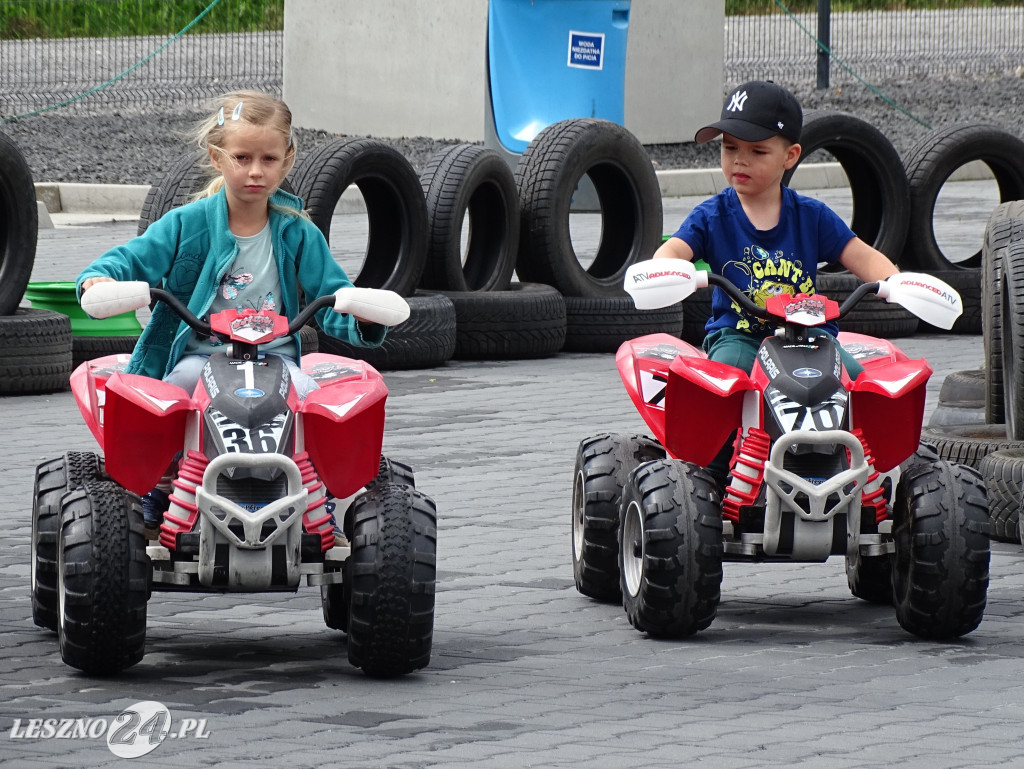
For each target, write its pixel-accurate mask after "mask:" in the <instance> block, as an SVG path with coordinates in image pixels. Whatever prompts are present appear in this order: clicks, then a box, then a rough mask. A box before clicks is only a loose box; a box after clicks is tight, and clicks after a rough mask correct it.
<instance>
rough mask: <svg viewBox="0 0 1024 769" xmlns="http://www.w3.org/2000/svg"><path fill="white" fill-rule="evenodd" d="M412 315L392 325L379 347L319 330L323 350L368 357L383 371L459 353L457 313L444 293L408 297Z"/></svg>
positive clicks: (442, 359)
mask: <svg viewBox="0 0 1024 769" xmlns="http://www.w3.org/2000/svg"><path fill="white" fill-rule="evenodd" d="M406 301H407V302H408V303H409V318H408V320H406V321H405V322H404V323H401V324H399V325H397V326H394V327H392V328H389V329H388V333H387V336H385V337H384V343H383V344H382V345H380V346H379V347H358V346H356V345H352V344H349V343H348V342H343V341H341V340H340V339H335V338H334V337H333V336H330V335H328V334H325V333H324V332H323V331H317V338H318V346H319V350H320V352H323V353H329V354H331V355H342V356H344V357H346V358H356V359H358V360H364V361H366V362H367V363H369V364H370V365H371V366H373V367H374V368H376V369H378V370H380V371H394V370H400V369H417V368H430V367H433V366H440V365H441V364H443V363H444V362H445V361H448V360H450V359H451V358H452V356H453V355H454V354H455V345H456V315H455V306H454V305H453V304H452V301H451V300H450V299H449V298H448V297H446V296H442V295H440V294H427V293H422V292H421V293H417V294H416V295H415V296H410V297H408V298H407V299H406Z"/></svg>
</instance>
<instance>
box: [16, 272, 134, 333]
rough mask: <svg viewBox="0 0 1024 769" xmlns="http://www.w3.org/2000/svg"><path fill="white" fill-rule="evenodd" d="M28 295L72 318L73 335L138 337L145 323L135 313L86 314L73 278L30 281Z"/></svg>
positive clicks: (34, 302) (36, 303)
mask: <svg viewBox="0 0 1024 769" xmlns="http://www.w3.org/2000/svg"><path fill="white" fill-rule="evenodd" d="M25 298H26V299H28V301H29V303H31V305H32V306H33V307H35V308H36V309H39V310H53V311H54V312H59V313H61V314H62V315H67V316H68V317H69V318H70V319H71V335H72V336H138V335H139V334H140V333H142V326H141V325H140V324H139V320H138V318H136V317H135V313H134V312H125V313H122V314H121V315H115V316H113V317H112V318H104V319H103V320H96V319H95V318H90V317H89V316H88V315H86V314H85V310H83V309H82V307H81V305H79V304H78V298H77V297H76V296H75V284H74V283H72V282H70V281H60V282H54V283H29V284H28V288H26V289H25Z"/></svg>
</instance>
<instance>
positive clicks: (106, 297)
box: [81, 280, 150, 319]
mask: <svg viewBox="0 0 1024 769" xmlns="http://www.w3.org/2000/svg"><path fill="white" fill-rule="evenodd" d="M149 301H150V297H149V284H148V283H146V282H144V281H141V280H131V281H127V280H126V281H114V282H111V281H103V282H102V283H93V284H92V285H91V286H90V287H89V288H88V289H87V290H86V292H85V293H84V294H82V301H81V305H82V309H83V310H85V312H86V314H88V315H89V316H90V317H93V318H98V319H102V318H112V317H114V316H115V315H120V314H121V313H124V312H134V311H135V310H139V309H141V308H143V307H146V306H148V305H149Z"/></svg>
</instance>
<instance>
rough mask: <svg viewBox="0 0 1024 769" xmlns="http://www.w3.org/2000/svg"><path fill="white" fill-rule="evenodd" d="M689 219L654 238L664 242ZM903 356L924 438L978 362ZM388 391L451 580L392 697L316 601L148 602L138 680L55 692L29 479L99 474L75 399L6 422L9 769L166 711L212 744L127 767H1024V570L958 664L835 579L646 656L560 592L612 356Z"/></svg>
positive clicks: (45, 245) (179, 598)
mask: <svg viewBox="0 0 1024 769" xmlns="http://www.w3.org/2000/svg"><path fill="white" fill-rule="evenodd" d="M685 205H686V204H685V202H684V201H677V202H674V203H673V204H672V205H671V206H670V207H669V208H670V209H671V210H667V211H666V231H671V230H672V229H674V227H675V225H676V224H677V223H678V220H679V219H680V218H681V212H682V210H683V208H684V207H685ZM339 226H341V225H339ZM132 232H134V224H112V225H96V224H93V225H88V226H77V227H58V228H57V229H54V230H49V231H45V232H42V233H41V236H40V243H39V253H38V256H37V262H36V272H35V274H34V276H33V279H34V280H54V279H67V280H70V279H73V277H74V275H75V274H76V273H77V271H78V269H79V268H80V267H81V266H82V265H84V264H85V263H87V262H88V261H90V260H91V259H92V258H93V257H94V256H96V255H97V254H99V253H100V252H101V251H102V250H103V249H104V248H106V247H107V246H108V245H110V244H113V243H117V242H121V241H123V240H125V239H126V238H127V237H128V236H129V235H130V234H131V233H132ZM334 240H335V239H334V238H333V237H332V242H333V241H334ZM900 345H901V346H902V347H903V349H904V350H905V351H906V352H908V353H909V354H910V355H912V356H925V357H926V358H927V359H928V360H929V361H930V362H931V364H932V366H933V367H934V368H935V376H934V377H933V380H932V383H931V385H930V388H929V402H928V409H929V410H931V409H932V408H934V405H935V401H936V397H937V393H938V386H939V384H940V383H941V380H942V377H944V376H945V375H946V374H947V373H949V372H950V371H955V370H962V369H968V368H977V367H979V366H981V365H982V362H983V355H982V349H981V339H980V337H963V336H946V335H920V336H916V337H912V338H908V339H904V340H901V341H900ZM386 379H387V382H388V384H389V387H390V389H391V395H390V398H389V401H388V418H387V429H386V436H385V453H387V454H388V455H389V456H392V457H394V458H396V459H399V460H402V461H405V462H408V463H410V464H412V465H413V466H414V467H415V469H416V478H417V486H418V487H420V488H421V489H422V490H424V491H425V492H426V493H428V494H429V495H431V496H432V497H433V498H434V499H435V501H436V502H437V506H438V511H439V524H438V528H439V536H438V540H439V545H438V550H439V552H438V593H437V608H436V622H435V631H434V652H433V657H432V660H431V664H430V666H429V667H427V668H425V669H424V670H422V671H420V672H419V673H417V674H414V675H410V676H407V677H404V678H401V679H398V680H384V681H382V680H374V679H370V678H368V677H366V676H364V675H363V674H362V673H360V672H359V671H358V670H356V669H354V668H352V667H351V666H350V665H349V664H348V662H347V658H346V650H345V638H344V636H343V635H342V634H341V633H338V632H336V631H331V630H328V629H326V628H325V627H324V624H323V621H322V618H321V612H320V603H319V595H318V591H317V590H316V588H310V587H302V588H300V589H299V591H298V593H296V594H286V595H276V594H274V595H262V594H258V595H241V596H240V595H228V596H219V595H199V594H169V593H156V594H154V595H153V598H152V599H151V601H150V603H149V624H148V636H147V639H148V640H147V653H146V656H145V658H144V659H143V661H142V662H141V663H140V664H139V665H137V666H136V667H134V668H132V669H130V670H129V671H127V672H125V673H124V674H122V675H120V676H117V677H115V678H110V679H100V678H90V677H87V676H84V675H81V674H78V673H76V672H75V671H73V670H72V669H70V668H68V667H65V666H64V665H63V664H62V662H61V659H60V654H59V650H58V648H57V643H56V639H55V636H54V635H52V634H50V633H48V632H45V631H43V630H40V629H38V628H36V627H35V626H34V625H33V624H32V620H31V616H30V615H31V611H30V603H29V589H28V584H29V565H28V563H29V557H28V555H29V536H30V520H29V518H30V516H29V511H30V506H31V494H32V478H33V471H34V468H35V466H36V465H37V464H38V463H39V462H40V461H42V460H44V459H47V458H51V457H54V456H58V455H60V454H61V453H63V452H64V451H67V450H86V451H93V450H96V447H95V445H94V442H93V440H92V437H91V435H90V434H89V432H88V430H87V429H86V427H85V426H84V425H83V423H82V422H81V420H80V418H79V415H78V412H77V409H76V407H75V405H74V403H73V401H72V398H71V396H70V394H69V393H57V394H52V395H39V396H32V397H10V398H4V399H0V415H2V417H3V424H4V426H5V436H6V442H7V445H8V449H7V454H8V459H7V462H6V463H5V469H4V470H3V471H2V472H0V524H2V526H3V529H4V531H5V532H6V535H5V538H4V545H5V547H4V548H3V550H2V551H0V647H2V649H3V655H4V661H3V663H2V664H3V671H4V672H3V675H2V676H0V762H2V763H3V764H4V765H5V766H11V767H19V768H20V767H30V768H31V767H40V768H42V767H56V766H60V767H64V766H66V767H76V768H77V767H99V766H108V765H110V764H111V763H112V761H115V762H117V761H120V763H126V762H127V760H126V759H120V760H119V759H117V758H115V757H114V756H113V755H112V753H111V751H110V750H109V749H108V747H107V745H106V742H105V739H104V738H103V737H102V736H101V737H97V738H92V739H90V738H88V737H86V738H83V739H73V740H71V739H56V738H51V739H47V738H43V737H29V736H25V735H26V731H25V730H26V725H27V724H28V721H29V719H48V718H51V719H62V718H63V719H101V718H103V719H107V720H108V721H111V720H112V719H113V718H114V717H115V716H117V714H119V713H120V712H121V711H122V710H124V709H125V708H126V707H128V706H129V705H132V704H133V703H136V702H139V701H144V700H153V701H158V702H160V703H162V704H163V705H165V706H166V707H167V708H168V709H169V710H170V713H171V716H172V719H173V721H174V726H175V727H177V726H178V725H179V724H183V723H184V720H185V719H193V722H196V723H198V722H199V721H200V720H204V721H205V723H204V730H203V731H202V733H203V734H205V735H207V736H205V737H204V738H202V739H199V738H195V737H191V736H188V737H184V738H180V739H168V740H166V741H165V742H164V743H163V744H161V745H160V746H159V747H157V748H156V750H154V751H153V752H151V753H150V754H148V755H147V756H145V757H142V758H137V759H133V763H132V765H137V766H151V767H168V768H170V767H174V768H175V769H177V767H181V766H182V765H187V766H213V767H241V766H278V767H280V766H288V767H317V768H318V769H329V768H330V767H385V766H387V767H408V768H409V769H412V768H414V767H415V768H422V767H465V768H466V769H470V768H472V769H478V768H479V767H509V768H510V769H511V768H515V769H519V768H520V767H531V766H532V767H563V766H578V765H586V766H591V767H609V768H613V767H614V768H617V767H622V766H627V765H634V764H636V765H642V766H646V767H668V766H678V765H685V764H690V763H694V764H696V763H702V764H706V765H708V766H713V767H716V769H722V768H724V769H732V768H736V769H742V768H745V767H751V768H753V767H763V766H787V767H797V766H800V767H844V768H845V767H849V768H851V769H852V768H854V767H882V766H886V767H888V766H893V765H899V766H902V767H905V768H906V769H945V768H947V767H949V768H952V767H976V766H986V767H995V766H1021V765H1024V725H1022V723H1024V718H1022V716H1024V713H1022V709H1024V685H1022V684H1021V681H1024V644H1022V643H1021V640H1020V639H1021V637H1022V633H1024V616H1022V606H1024V601H1022V599H1021V595H1022V593H1024V568H1022V567H1024V557H1022V554H1021V551H1020V548H1019V547H1018V546H1011V545H1003V544H994V546H993V557H992V565H991V575H992V579H991V586H990V590H989V602H988V609H987V612H986V616H985V620H984V621H983V622H982V624H981V626H980V627H979V628H978V629H977V630H976V631H975V632H974V633H972V634H971V635H969V636H967V637H965V638H963V639H961V640H959V641H956V642H952V643H934V642H928V641H922V640H919V639H916V638H914V637H912V636H910V635H908V634H907V633H905V632H904V631H903V630H901V629H900V627H899V626H898V624H897V622H896V619H895V617H894V615H893V612H892V610H891V609H889V608H886V607H878V606H875V605H871V604H868V603H865V602H863V601H859V600H857V599H854V598H852V597H851V596H850V594H849V590H848V589H847V586H846V579H845V574H844V570H843V564H842V562H841V560H837V559H834V558H833V559H831V560H830V561H829V562H827V563H824V564H801V565H789V564H760V565H755V564H734V563H730V564H726V567H725V579H724V583H723V593H722V604H721V608H720V610H719V615H718V619H717V620H716V621H715V623H714V624H713V625H712V626H711V627H710V628H709V629H708V630H707V631H705V632H703V633H701V634H699V635H697V636H695V637H693V638H690V639H687V640H683V641H673V642H664V641H655V640H651V639H648V638H646V637H644V636H642V635H641V634H639V633H637V632H636V631H635V630H633V629H632V628H631V627H630V626H629V624H628V622H627V621H626V618H625V616H624V614H623V612H622V609H621V608H619V607H617V606H614V605H604V604H600V603H597V602H594V601H591V600H589V599H586V598H584V597H582V596H581V595H579V594H578V593H577V592H576V590H575V588H574V586H573V579H572V566H571V555H570V552H571V550H570V548H571V545H570V514H569V506H570V499H571V470H572V465H573V460H574V456H575V451H576V446H577V444H578V442H579V440H580V439H581V438H584V437H587V436H589V435H593V434H596V433H599V432H602V431H606V430H615V431H641V432H644V431H645V427H644V425H643V424H642V422H641V420H640V418H639V416H638V415H637V413H636V412H635V411H634V409H633V408H632V405H631V404H630V402H629V399H628V397H627V396H626V394H625V392H624V390H623V388H622V386H621V384H620V383H619V381H618V377H617V373H616V371H615V366H614V358H613V356H612V355H583V354H561V355H558V356H555V357H553V358H549V359H544V360H530V361H496V362H457V361H456V362H450V363H448V364H446V365H444V366H441V367H438V368H434V369H427V370H422V371H397V372H389V373H387V374H386ZM18 719H20V722H19V721H18ZM83 723H87V722H86V721H83ZM193 733H194V731H193Z"/></svg>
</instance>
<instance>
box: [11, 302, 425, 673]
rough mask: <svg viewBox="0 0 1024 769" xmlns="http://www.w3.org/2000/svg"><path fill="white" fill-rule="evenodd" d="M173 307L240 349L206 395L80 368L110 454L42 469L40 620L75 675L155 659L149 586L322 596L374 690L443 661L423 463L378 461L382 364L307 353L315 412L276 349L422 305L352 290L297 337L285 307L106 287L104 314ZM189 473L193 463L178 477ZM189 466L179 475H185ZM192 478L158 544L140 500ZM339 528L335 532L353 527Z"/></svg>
mask: <svg viewBox="0 0 1024 769" xmlns="http://www.w3.org/2000/svg"><path fill="white" fill-rule="evenodd" d="M151 299H156V300H159V301H163V302H166V303H167V304H168V305H169V306H170V307H171V308H172V309H173V310H174V311H175V312H176V313H177V314H178V315H179V317H181V318H182V319H183V320H184V321H185V322H186V323H187V324H188V325H189V326H190V327H191V328H193V329H194V330H196V331H197V332H199V333H200V334H204V335H211V334H212V335H214V336H216V337H217V338H219V339H221V340H222V341H223V342H224V343H225V345H224V350H225V352H223V353H220V352H218V353H216V354H214V355H212V356H210V359H209V361H208V362H207V364H206V366H205V368H204V369H203V372H202V375H201V377H200V381H199V384H198V386H197V387H196V390H195V392H194V393H187V392H185V391H184V390H183V389H181V388H180V387H178V386H176V385H173V384H169V383H167V382H163V381H160V380H156V379H151V378H148V377H144V376H138V375H134V374H126V373H124V368H125V365H126V363H127V359H128V356H116V355H114V356H108V357H105V358H100V359H98V360H94V361H88V362H86V363H83V364H82V365H81V366H80V367H79V368H78V369H77V370H76V371H75V372H74V373H73V374H72V377H71V388H72V391H73V394H74V397H75V400H76V401H77V403H78V406H79V409H80V410H81V412H82V414H83V416H84V417H85V421H86V423H87V424H88V426H89V429H90V430H91V431H92V433H93V435H94V436H95V438H96V440H97V441H98V442H99V445H100V447H101V448H102V450H103V454H102V455H100V454H94V453H90V452H68V453H66V454H65V455H64V456H62V457H59V458H56V459H53V460H51V461H49V462H44V463H43V464H41V465H40V466H39V467H38V469H37V470H36V478H35V491H34V498H33V509H32V567H31V581H32V614H33V619H34V620H35V622H36V624H38V625H40V626H42V627H45V628H49V629H51V630H56V631H57V633H58V637H59V641H60V650H61V656H62V657H63V659H64V661H65V662H66V663H67V664H69V665H71V666H73V667H76V668H79V669H81V670H84V671H86V672H88V673H96V674H109V673H114V672H117V671H119V670H122V669H124V668H127V667H129V666H131V665H134V664H135V663H137V662H139V661H140V660H141V659H142V657H143V653H144V651H145V640H146V606H147V601H148V599H149V597H150V593H151V591H152V590H164V591H199V592H207V593H208V592H219V593H247V592H261V591H264V592H265V591H295V590H297V589H298V587H299V585H300V583H301V582H302V581H303V580H305V581H306V583H307V584H309V585H315V586H319V587H320V591H321V603H322V608H323V615H324V620H325V622H326V623H327V625H328V626H329V627H332V628H336V629H339V630H343V631H346V632H347V634H348V658H349V661H350V662H351V663H352V664H353V665H355V666H357V667H360V668H362V669H363V670H364V672H366V673H368V674H370V675H375V676H392V675H400V674H403V673H408V672H411V671H413V670H416V669H418V668H422V667H423V666H425V665H426V664H427V663H428V661H429V659H430V650H431V642H432V635H433V621H434V587H435V576H436V565H435V559H436V536H437V535H436V510H435V506H434V503H433V502H432V501H431V499H430V498H429V497H428V496H426V495H425V494H423V493H422V492H421V491H419V490H417V489H416V488H415V485H414V478H413V473H412V470H411V468H409V467H408V466H406V465H403V464H401V463H398V462H392V461H390V460H388V459H387V458H386V457H383V456H382V455H381V449H382V445H383V433H384V402H385V399H386V397H387V388H386V387H385V385H384V381H383V379H382V378H381V376H380V374H379V373H377V371H376V370H375V369H374V368H373V367H372V366H369V365H368V364H366V363H364V362H362V361H358V360H351V359H348V358H341V357H336V356H330V355H323V354H316V353H314V354H311V355H305V356H303V357H302V366H303V370H304V371H305V372H306V373H308V374H310V375H311V376H312V377H313V378H314V380H315V381H316V382H317V383H318V385H319V389H316V390H314V391H312V392H311V393H309V394H308V395H307V396H306V397H305V398H304V399H300V398H299V396H298V394H297V392H296V389H295V386H294V385H293V383H292V381H291V377H290V375H289V371H288V369H287V367H286V366H285V365H284V363H283V362H282V360H281V358H279V357H277V356H274V355H268V356H261V355H260V354H259V346H260V345H261V344H266V343H268V342H270V341H271V340H273V339H276V338H278V337H281V336H284V335H286V334H287V335H294V334H296V333H297V332H298V330H299V329H301V328H302V326H303V325H304V324H306V323H307V322H309V321H310V320H311V319H312V318H313V317H314V315H315V314H316V313H317V312H318V311H321V310H325V308H330V309H331V310H333V311H335V312H347V313H352V314H355V315H358V316H359V317H362V318H365V319H367V320H370V321H373V322H377V323H382V324H384V325H395V324H397V323H400V322H402V321H403V320H404V319H405V318H406V317H408V313H409V309H408V304H407V303H406V302H405V300H403V299H402V298H401V297H399V296H398V295H397V294H394V293H392V292H389V291H376V290H374V289H364V288H351V287H350V288H344V289H340V290H339V291H338V292H336V293H335V294H334V295H331V296H326V297H322V298H320V299H317V300H316V301H314V302H312V303H311V304H309V306H308V307H306V309H305V310H303V311H302V313H301V314H300V315H299V316H298V317H297V318H296V319H295V320H294V321H293V322H292V323H291V324H289V323H288V319H287V318H285V317H283V316H279V315H276V314H275V313H273V312H272V311H262V312H255V311H252V310H245V311H241V312H239V311H235V310H230V311H225V312H219V313H216V314H214V315H212V316H211V317H210V321H209V322H208V323H206V322H204V321H202V320H200V319H199V318H197V317H196V316H195V315H193V314H192V313H191V312H189V310H188V308H187V307H185V305H184V304H182V303H181V302H179V301H178V300H177V299H175V297H174V296H173V295H171V294H169V293H167V292H165V291H163V290H160V289H150V287H149V286H148V285H147V284H145V283H115V282H107V283H98V284H96V285H94V286H92V287H91V288H90V289H89V290H88V291H87V292H86V293H85V295H84V296H83V298H82V305H83V307H84V308H85V309H86V311H87V312H88V313H89V314H90V315H92V316H93V317H108V316H110V315H114V314H117V313H120V312H125V311H130V310H135V309H138V308H140V307H144V306H146V305H148V304H149V303H150V301H151ZM175 460H177V461H176V463H175ZM172 463H173V464H172ZM169 466H170V467H176V468H177V470H176V472H175V473H174V479H173V485H172V492H171V494H170V508H169V509H168V510H167V512H166V513H165V514H164V517H163V522H162V524H161V526H160V529H159V536H158V539H157V541H155V542H152V543H149V544H148V545H147V541H146V539H145V536H144V525H143V518H142V512H141V503H140V496H139V495H142V494H145V493H146V492H147V491H149V490H150V489H152V488H153V487H154V486H155V485H156V484H157V483H158V482H159V481H160V479H161V477H162V476H163V474H164V472H165V471H166V470H167V468H168V467H169ZM336 522H337V527H336V525H335V524H336Z"/></svg>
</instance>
